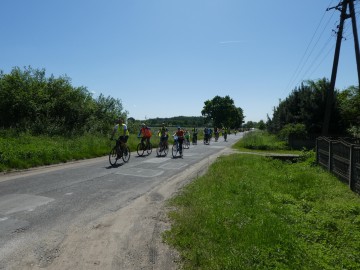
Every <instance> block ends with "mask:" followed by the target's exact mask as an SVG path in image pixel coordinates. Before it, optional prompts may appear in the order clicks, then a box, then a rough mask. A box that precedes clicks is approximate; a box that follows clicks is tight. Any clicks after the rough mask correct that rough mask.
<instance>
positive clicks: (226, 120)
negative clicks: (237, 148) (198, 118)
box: [201, 96, 244, 128]
mask: <svg viewBox="0 0 360 270" xmlns="http://www.w3.org/2000/svg"><path fill="white" fill-rule="evenodd" d="M204 104H205V105H204V107H203V109H202V111H201V114H202V115H203V116H205V117H206V118H207V119H208V120H211V121H212V123H213V125H214V126H216V127H222V126H226V127H230V128H236V127H240V126H241V124H242V123H243V121H244V115H243V110H242V109H241V108H240V107H236V106H235V104H234V100H233V99H231V98H230V97H229V96H225V97H220V96H215V97H214V98H213V99H212V100H206V101H205V102H204Z"/></svg>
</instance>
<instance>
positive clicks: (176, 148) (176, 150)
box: [172, 136, 184, 158]
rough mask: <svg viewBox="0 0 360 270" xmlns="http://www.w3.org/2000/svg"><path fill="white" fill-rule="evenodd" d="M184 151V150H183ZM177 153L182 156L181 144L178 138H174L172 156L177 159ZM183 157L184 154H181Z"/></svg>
mask: <svg viewBox="0 0 360 270" xmlns="http://www.w3.org/2000/svg"><path fill="white" fill-rule="evenodd" d="M182 151H184V148H183V149H182ZM177 153H179V154H180V144H179V140H178V137H177V136H174V145H173V146H172V156H173V158H176V156H177ZM182 156H183V153H181V154H180V157H182Z"/></svg>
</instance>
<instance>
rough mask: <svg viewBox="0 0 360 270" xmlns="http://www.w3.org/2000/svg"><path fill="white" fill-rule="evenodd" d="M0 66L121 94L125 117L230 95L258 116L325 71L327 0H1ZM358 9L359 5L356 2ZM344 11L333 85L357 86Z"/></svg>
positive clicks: (330, 45)
mask: <svg viewBox="0 0 360 270" xmlns="http://www.w3.org/2000/svg"><path fill="white" fill-rule="evenodd" d="M1 4H2V5H1V8H0V33H1V43H0V69H1V70H2V71H4V72H5V73H9V72H10V71H11V69H12V68H13V67H20V68H23V67H25V66H31V67H32V68H35V69H45V70H46V74H47V76H50V75H51V74H53V75H54V76H55V77H58V76H62V75H67V76H68V77H70V78H71V79H72V85H73V86H75V87H76V86H85V87H87V89H88V90H89V91H90V92H92V93H94V94H93V95H94V97H96V96H97V95H99V94H100V93H102V94H104V95H105V96H111V97H114V98H118V99H121V101H122V103H123V106H124V109H125V110H127V111H128V112H129V116H130V117H134V118H135V119H141V120H143V119H146V118H155V117H172V116H179V115H184V116H200V115H201V110H202V108H203V106H204V101H206V100H209V99H212V98H213V97H215V96H216V95H219V96H222V97H224V96H226V95H229V96H230V97H231V98H232V99H233V100H234V103H235V105H236V106H237V107H241V108H242V109H243V111H244V115H245V121H259V120H261V119H262V120H264V121H266V116H267V114H269V115H270V116H271V115H272V110H273V107H274V106H277V105H278V104H279V99H284V98H286V97H287V96H288V95H289V94H290V93H291V91H292V90H293V89H294V87H296V86H299V85H300V83H301V81H303V80H308V79H312V80H317V79H319V78H323V77H327V78H330V76H331V69H332V62H333V55H334V50H335V42H336V36H335V34H334V32H333V30H336V25H337V23H338V22H339V17H340V12H339V11H337V10H334V9H333V10H330V11H326V8H328V7H329V6H335V5H337V4H338V1H331V0H316V1H314V0H301V1H295V0H274V1H269V0H258V1H248V0H246V1H245V0H181V1H180V0H103V1H100V0H61V1H59V0H58V1H55V0H2V1H1ZM355 7H356V9H358V8H360V5H358V1H356V6H355ZM351 31H352V29H351V22H350V20H347V21H346V25H345V33H344V37H345V38H346V40H345V39H344V40H343V42H342V48H341V55H340V63H339V69H338V78H337V83H336V88H338V89H340V90H342V89H344V88H346V87H348V86H350V85H357V84H358V82H357V70H356V61H355V54H354V41H353V38H352V32H351Z"/></svg>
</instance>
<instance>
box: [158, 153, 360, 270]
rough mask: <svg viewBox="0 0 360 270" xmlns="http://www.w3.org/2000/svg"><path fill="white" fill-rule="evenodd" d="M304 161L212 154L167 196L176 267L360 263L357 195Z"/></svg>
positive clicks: (169, 234) (169, 240) (327, 266)
mask: <svg viewBox="0 0 360 270" xmlns="http://www.w3.org/2000/svg"><path fill="white" fill-rule="evenodd" d="M308 164H309V163H307V162H300V163H296V164H290V163H283V162H280V161H276V160H271V159H267V158H265V157H260V156H253V155H232V156H227V157H221V158H220V159H218V161H217V162H216V163H215V164H213V165H212V166H211V168H210V169H209V171H208V173H207V174H206V175H204V176H203V177H200V178H198V179H197V180H196V181H194V182H192V183H191V184H190V185H188V186H187V187H186V188H185V189H184V190H183V192H182V193H181V194H180V195H179V196H177V197H175V198H173V199H172V200H171V201H170V202H169V206H171V207H172V209H173V210H172V211H170V213H169V217H170V218H171V220H172V228H171V230H169V231H167V232H165V234H164V239H165V241H166V242H167V243H169V244H170V245H172V246H174V247H175V248H176V249H178V251H179V252H180V254H181V257H182V261H181V263H182V265H183V267H184V269H206V270H211V269H360V198H359V196H358V195H355V194H353V193H352V192H351V191H350V190H349V189H348V187H347V186H346V185H344V184H343V183H341V182H340V181H338V180H337V179H336V178H335V177H333V176H331V175H330V174H328V173H327V172H325V171H323V170H322V169H321V168H318V167H315V166H310V165H308Z"/></svg>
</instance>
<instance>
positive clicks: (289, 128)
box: [278, 124, 307, 141]
mask: <svg viewBox="0 0 360 270" xmlns="http://www.w3.org/2000/svg"><path fill="white" fill-rule="evenodd" d="M306 135H307V132H306V127H305V125H304V124H287V125H285V126H284V127H283V128H282V129H281V130H280V132H279V134H278V136H279V138H280V139H281V140H285V141H288V140H289V137H293V138H305V137H306Z"/></svg>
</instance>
